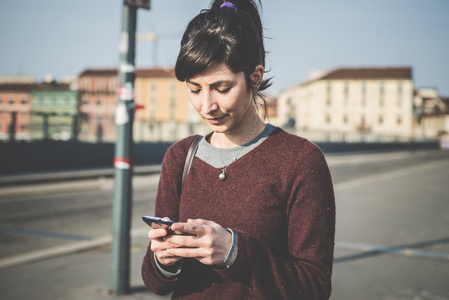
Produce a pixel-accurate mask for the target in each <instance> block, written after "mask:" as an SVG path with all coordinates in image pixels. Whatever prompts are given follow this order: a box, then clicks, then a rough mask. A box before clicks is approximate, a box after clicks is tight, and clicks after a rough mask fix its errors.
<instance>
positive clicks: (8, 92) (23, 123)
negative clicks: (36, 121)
mask: <svg viewBox="0 0 449 300" xmlns="http://www.w3.org/2000/svg"><path fill="white" fill-rule="evenodd" d="M36 86H37V85H36V84H35V83H10V82H6V83H2V84H0V140H9V139H14V140H30V139H31V130H30V123H31V96H30V90H32V89H34V88H36Z"/></svg>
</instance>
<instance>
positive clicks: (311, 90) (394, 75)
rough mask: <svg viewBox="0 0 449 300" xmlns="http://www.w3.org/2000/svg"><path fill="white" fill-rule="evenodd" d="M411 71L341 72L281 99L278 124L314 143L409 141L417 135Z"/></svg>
mask: <svg viewBox="0 0 449 300" xmlns="http://www.w3.org/2000/svg"><path fill="white" fill-rule="evenodd" d="M413 91H414V87H413V80H412V69H411V68H409V67H404V68H342V69H336V70H333V71H330V72H327V73H318V74H317V73H316V74H313V75H312V76H311V77H309V79H308V80H307V81H305V82H304V83H302V84H300V85H298V86H295V87H292V88H290V89H288V90H286V91H284V92H283V93H281V95H280V96H279V106H278V107H279V115H280V116H279V119H280V120H279V121H280V124H283V125H286V124H287V125H290V126H292V127H294V128H295V129H296V132H297V133H298V134H300V135H302V136H305V137H307V138H310V139H311V140H314V141H360V140H366V141H369V140H379V139H380V140H385V141H393V140H407V139H411V138H412V137H413V135H414V126H415V125H414V123H416V120H415V117H414V112H413Z"/></svg>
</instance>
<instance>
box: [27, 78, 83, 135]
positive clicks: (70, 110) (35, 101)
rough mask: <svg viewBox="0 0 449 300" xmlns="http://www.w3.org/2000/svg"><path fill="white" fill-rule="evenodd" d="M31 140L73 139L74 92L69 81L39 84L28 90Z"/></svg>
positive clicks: (75, 92) (75, 99)
mask: <svg viewBox="0 0 449 300" xmlns="http://www.w3.org/2000/svg"><path fill="white" fill-rule="evenodd" d="M30 95H31V137H32V139H52V140H73V139H76V128H77V116H78V92H77V91H76V90H73V89H71V87H70V85H69V84H64V83H56V82H51V83H42V84H39V85H37V86H36V88H35V89H33V90H31V91H30Z"/></svg>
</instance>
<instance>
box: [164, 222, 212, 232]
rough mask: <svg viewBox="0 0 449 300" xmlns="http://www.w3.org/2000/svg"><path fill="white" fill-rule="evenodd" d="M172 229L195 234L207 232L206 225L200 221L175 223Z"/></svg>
mask: <svg viewBox="0 0 449 300" xmlns="http://www.w3.org/2000/svg"><path fill="white" fill-rule="evenodd" d="M171 229H172V230H173V231H181V232H184V233H189V234H194V235H203V234H205V226H204V225H201V224H198V223H175V224H173V225H172V226H171Z"/></svg>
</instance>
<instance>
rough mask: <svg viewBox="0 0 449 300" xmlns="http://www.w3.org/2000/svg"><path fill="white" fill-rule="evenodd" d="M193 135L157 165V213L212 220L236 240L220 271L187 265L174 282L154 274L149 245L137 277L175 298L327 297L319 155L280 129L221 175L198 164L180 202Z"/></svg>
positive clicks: (329, 195) (326, 177) (327, 211)
mask: <svg viewBox="0 0 449 300" xmlns="http://www.w3.org/2000/svg"><path fill="white" fill-rule="evenodd" d="M192 140H193V136H192V137H188V138H186V139H184V140H181V141H179V142H177V143H176V144H174V145H173V146H171V147H170V148H169V149H168V151H167V153H166V156H165V158H164V161H163V164H162V171H161V178H160V183H159V187H158V193H157V198H156V212H155V213H156V215H157V216H160V217H165V216H168V217H170V218H171V219H173V220H175V221H178V220H179V221H186V220H187V219H188V218H202V219H206V220H212V221H215V222H217V223H218V224H220V225H222V226H223V227H225V228H231V229H232V230H234V231H235V232H236V233H237V235H238V253H237V257H236V259H235V261H234V263H233V264H232V265H231V266H230V267H229V268H227V269H225V270H217V269H214V268H213V267H211V266H206V265H203V264H201V263H199V262H198V261H196V260H195V259H185V260H184V265H183V268H182V273H181V274H180V276H179V277H178V278H175V279H171V280H170V279H167V278H165V277H164V276H163V275H162V274H161V273H160V272H159V271H158V269H157V267H156V265H155V262H154V257H153V252H152V251H151V250H150V247H148V251H147V254H146V255H145V258H144V261H143V265H142V278H143V280H144V282H145V284H146V285H147V286H148V288H149V289H150V290H152V291H153V292H154V293H156V294H168V293H170V292H173V298H174V299H306V300H311V299H328V298H329V296H330V291H331V273H332V262H333V250H334V235H335V201H334V193H333V187H332V180H331V176H330V173H329V169H328V167H327V164H326V161H325V159H324V156H323V154H322V152H321V151H320V149H319V148H318V147H317V146H316V145H314V144H312V143H310V142H309V141H307V140H305V139H303V138H300V137H297V136H294V135H291V134H289V133H287V132H285V131H283V130H282V129H280V128H277V129H276V130H275V131H274V132H273V133H272V134H271V135H270V136H269V137H268V138H267V139H266V140H265V141H264V142H263V143H262V144H260V145H259V146H258V147H256V148H255V149H253V150H252V151H251V152H249V153H247V154H246V155H244V156H243V157H241V158H239V159H238V160H237V161H235V162H234V163H232V164H231V165H230V166H229V168H228V170H227V179H226V180H225V181H221V180H219V179H218V175H219V174H220V172H221V169H217V168H214V167H212V166H211V165H209V164H207V163H205V162H204V161H202V160H201V159H199V158H195V160H194V162H193V164H192V168H191V170H190V173H189V175H188V176H187V179H186V182H185V185H184V188H183V190H182V196H181V177H182V171H183V167H184V162H185V159H186V155H187V151H188V148H189V146H190V143H191V142H192Z"/></svg>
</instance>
